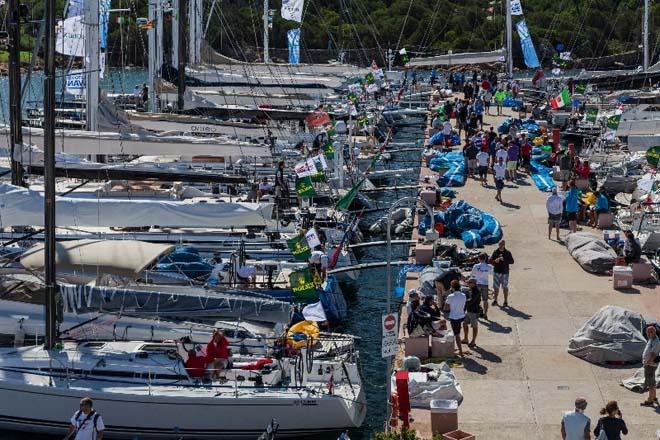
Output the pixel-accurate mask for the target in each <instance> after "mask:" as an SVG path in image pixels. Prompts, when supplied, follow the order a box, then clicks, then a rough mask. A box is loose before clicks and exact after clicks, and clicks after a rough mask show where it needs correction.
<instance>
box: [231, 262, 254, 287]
mask: <svg viewBox="0 0 660 440" xmlns="http://www.w3.org/2000/svg"><path fill="white" fill-rule="evenodd" d="M236 279H237V280H238V282H239V283H240V284H241V286H243V287H250V286H253V285H254V284H255V283H256V280H257V268H256V267H254V266H253V265H251V264H246V265H243V266H240V267H239V268H238V270H237V271H236Z"/></svg>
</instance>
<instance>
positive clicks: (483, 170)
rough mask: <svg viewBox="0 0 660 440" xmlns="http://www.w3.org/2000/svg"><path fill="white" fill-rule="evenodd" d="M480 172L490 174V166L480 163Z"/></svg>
mask: <svg viewBox="0 0 660 440" xmlns="http://www.w3.org/2000/svg"><path fill="white" fill-rule="evenodd" d="M479 174H481V175H485V174H488V166H482V165H479Z"/></svg>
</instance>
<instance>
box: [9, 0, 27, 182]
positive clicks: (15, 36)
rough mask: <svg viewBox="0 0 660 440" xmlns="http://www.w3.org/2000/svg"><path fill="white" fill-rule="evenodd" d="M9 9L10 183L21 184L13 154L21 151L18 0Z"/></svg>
mask: <svg viewBox="0 0 660 440" xmlns="http://www.w3.org/2000/svg"><path fill="white" fill-rule="evenodd" d="M7 9H8V11H9V23H8V28H9V131H10V142H11V147H10V152H11V184H12V185H16V186H22V185H23V166H22V165H21V163H20V162H17V161H16V159H15V156H14V154H16V149H17V148H18V149H19V150H18V151H20V152H21V153H22V151H23V131H22V121H21V120H22V117H21V116H22V115H21V60H20V53H21V23H20V21H21V16H20V13H19V8H18V0H9V1H8V2H7Z"/></svg>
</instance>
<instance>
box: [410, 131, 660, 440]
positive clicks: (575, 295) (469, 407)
mask: <svg viewBox="0 0 660 440" xmlns="http://www.w3.org/2000/svg"><path fill="white" fill-rule="evenodd" d="M487 121H488V122H490V123H494V124H497V123H498V121H496V120H495V119H494V118H487ZM423 173H424V171H422V174H423ZM489 185H491V187H490V188H483V187H482V186H481V185H480V183H478V182H477V181H475V180H472V179H468V182H467V184H466V185H465V187H463V188H458V195H457V197H458V198H459V199H464V200H466V201H467V202H469V203H470V204H472V205H474V206H476V207H478V208H480V209H483V210H485V211H487V212H490V213H491V214H493V215H494V216H495V217H496V218H497V219H498V220H499V221H500V222H501V224H502V226H503V230H504V238H505V240H506V242H507V248H508V249H509V250H510V251H511V252H512V253H513V256H514V259H515V264H514V265H513V266H512V268H511V275H510V290H511V295H510V298H509V304H510V306H511V307H510V308H509V309H507V310H502V309H500V308H499V307H492V306H491V307H490V310H489V312H488V316H489V318H490V321H484V320H481V326H480V333H479V336H478V338H477V343H478V347H477V348H475V349H473V350H470V352H469V354H468V355H467V356H466V358H465V362H464V365H463V366H462V367H460V366H459V367H456V368H455V369H454V371H455V374H456V376H457V378H458V379H459V381H460V383H461V387H462V389H463V393H464V397H465V399H464V401H463V404H462V405H461V407H460V408H459V427H460V428H461V429H463V430H465V431H468V432H471V433H473V434H476V437H477V438H478V439H486V440H497V439H507V440H511V439H560V438H561V434H560V431H559V428H560V420H561V417H562V414H563V411H566V410H570V409H571V408H572V406H573V402H574V400H575V397H577V396H583V397H585V398H586V399H587V400H588V402H589V407H588V408H587V411H586V413H587V414H588V415H589V417H591V419H592V424H595V422H596V421H597V419H598V417H599V416H598V412H599V410H600V408H602V407H603V406H604V404H605V403H606V402H607V401H609V400H617V401H618V402H619V407H620V408H621V411H622V412H623V415H624V419H625V420H626V422H627V424H628V427H629V429H630V434H629V435H628V437H627V438H629V439H655V438H657V437H656V436H655V432H656V430H657V429H660V411H657V412H656V411H654V410H653V409H651V408H642V407H640V406H639V402H641V401H642V400H643V396H642V395H640V394H636V393H633V392H631V391H628V390H626V389H625V388H623V387H621V386H620V385H619V380H621V379H623V378H626V377H629V376H630V375H632V373H633V372H634V371H635V370H636V368H634V367H627V366H625V367H601V366H596V365H592V364H590V363H588V362H586V361H583V360H581V359H579V358H576V357H574V356H572V355H570V354H568V353H567V352H566V347H567V345H568V340H569V339H570V337H571V336H572V335H573V334H574V333H575V331H576V330H577V329H578V328H579V327H580V326H581V325H582V324H583V323H584V322H585V321H586V320H587V319H588V318H589V317H590V316H592V315H593V314H594V313H595V312H596V311H597V310H599V309H600V308H601V307H603V306H605V305H618V306H622V307H626V308H628V309H631V310H634V311H637V312H641V313H643V314H645V315H650V316H655V317H660V296H659V295H658V292H660V288H655V286H637V285H636V286H635V289H634V290H633V291H630V292H625V293H624V292H619V291H616V290H614V289H613V288H612V278H611V277H607V276H595V275H591V274H589V273H587V272H585V271H584V270H583V269H582V268H581V267H580V266H579V265H578V264H577V263H576V262H575V261H574V260H573V258H572V257H571V256H570V255H569V254H568V251H567V250H566V248H565V246H564V245H563V244H561V243H558V242H556V241H551V240H548V239H547V215H546V210H545V198H546V194H544V193H541V192H540V191H539V190H538V189H537V188H536V186H534V184H533V182H532V181H531V179H529V178H528V177H527V176H524V178H523V179H521V180H520V181H519V182H518V183H516V184H515V185H513V184H507V186H506V187H505V189H504V191H503V195H502V198H503V200H504V203H503V204H500V203H498V202H497V201H496V200H495V199H494V196H495V189H494V187H493V186H492V176H489ZM585 229H586V228H585ZM566 233H567V231H565V230H562V236H563V235H565V234H566ZM493 249H494V247H493V246H489V247H488V249H487V251H488V252H492V250H493ZM411 282H412V283H414V281H411ZM501 301H502V299H501V298H500V303H501ZM413 417H414V418H415V419H416V423H415V424H414V427H415V428H416V429H417V430H418V431H419V433H420V434H421V435H422V436H424V437H430V435H429V434H430V426H429V425H430V419H429V414H428V412H427V411H417V410H415V411H413ZM594 426H595V425H594Z"/></svg>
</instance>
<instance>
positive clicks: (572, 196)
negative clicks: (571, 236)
mask: <svg viewBox="0 0 660 440" xmlns="http://www.w3.org/2000/svg"><path fill="white" fill-rule="evenodd" d="M579 197H580V191H579V190H578V189H577V187H576V186H575V180H572V179H571V180H570V181H569V182H568V191H567V192H566V195H565V197H564V202H565V203H566V210H565V211H566V218H567V219H568V228H569V229H570V231H571V232H575V231H577V213H578V210H579V201H578V200H579Z"/></svg>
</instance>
